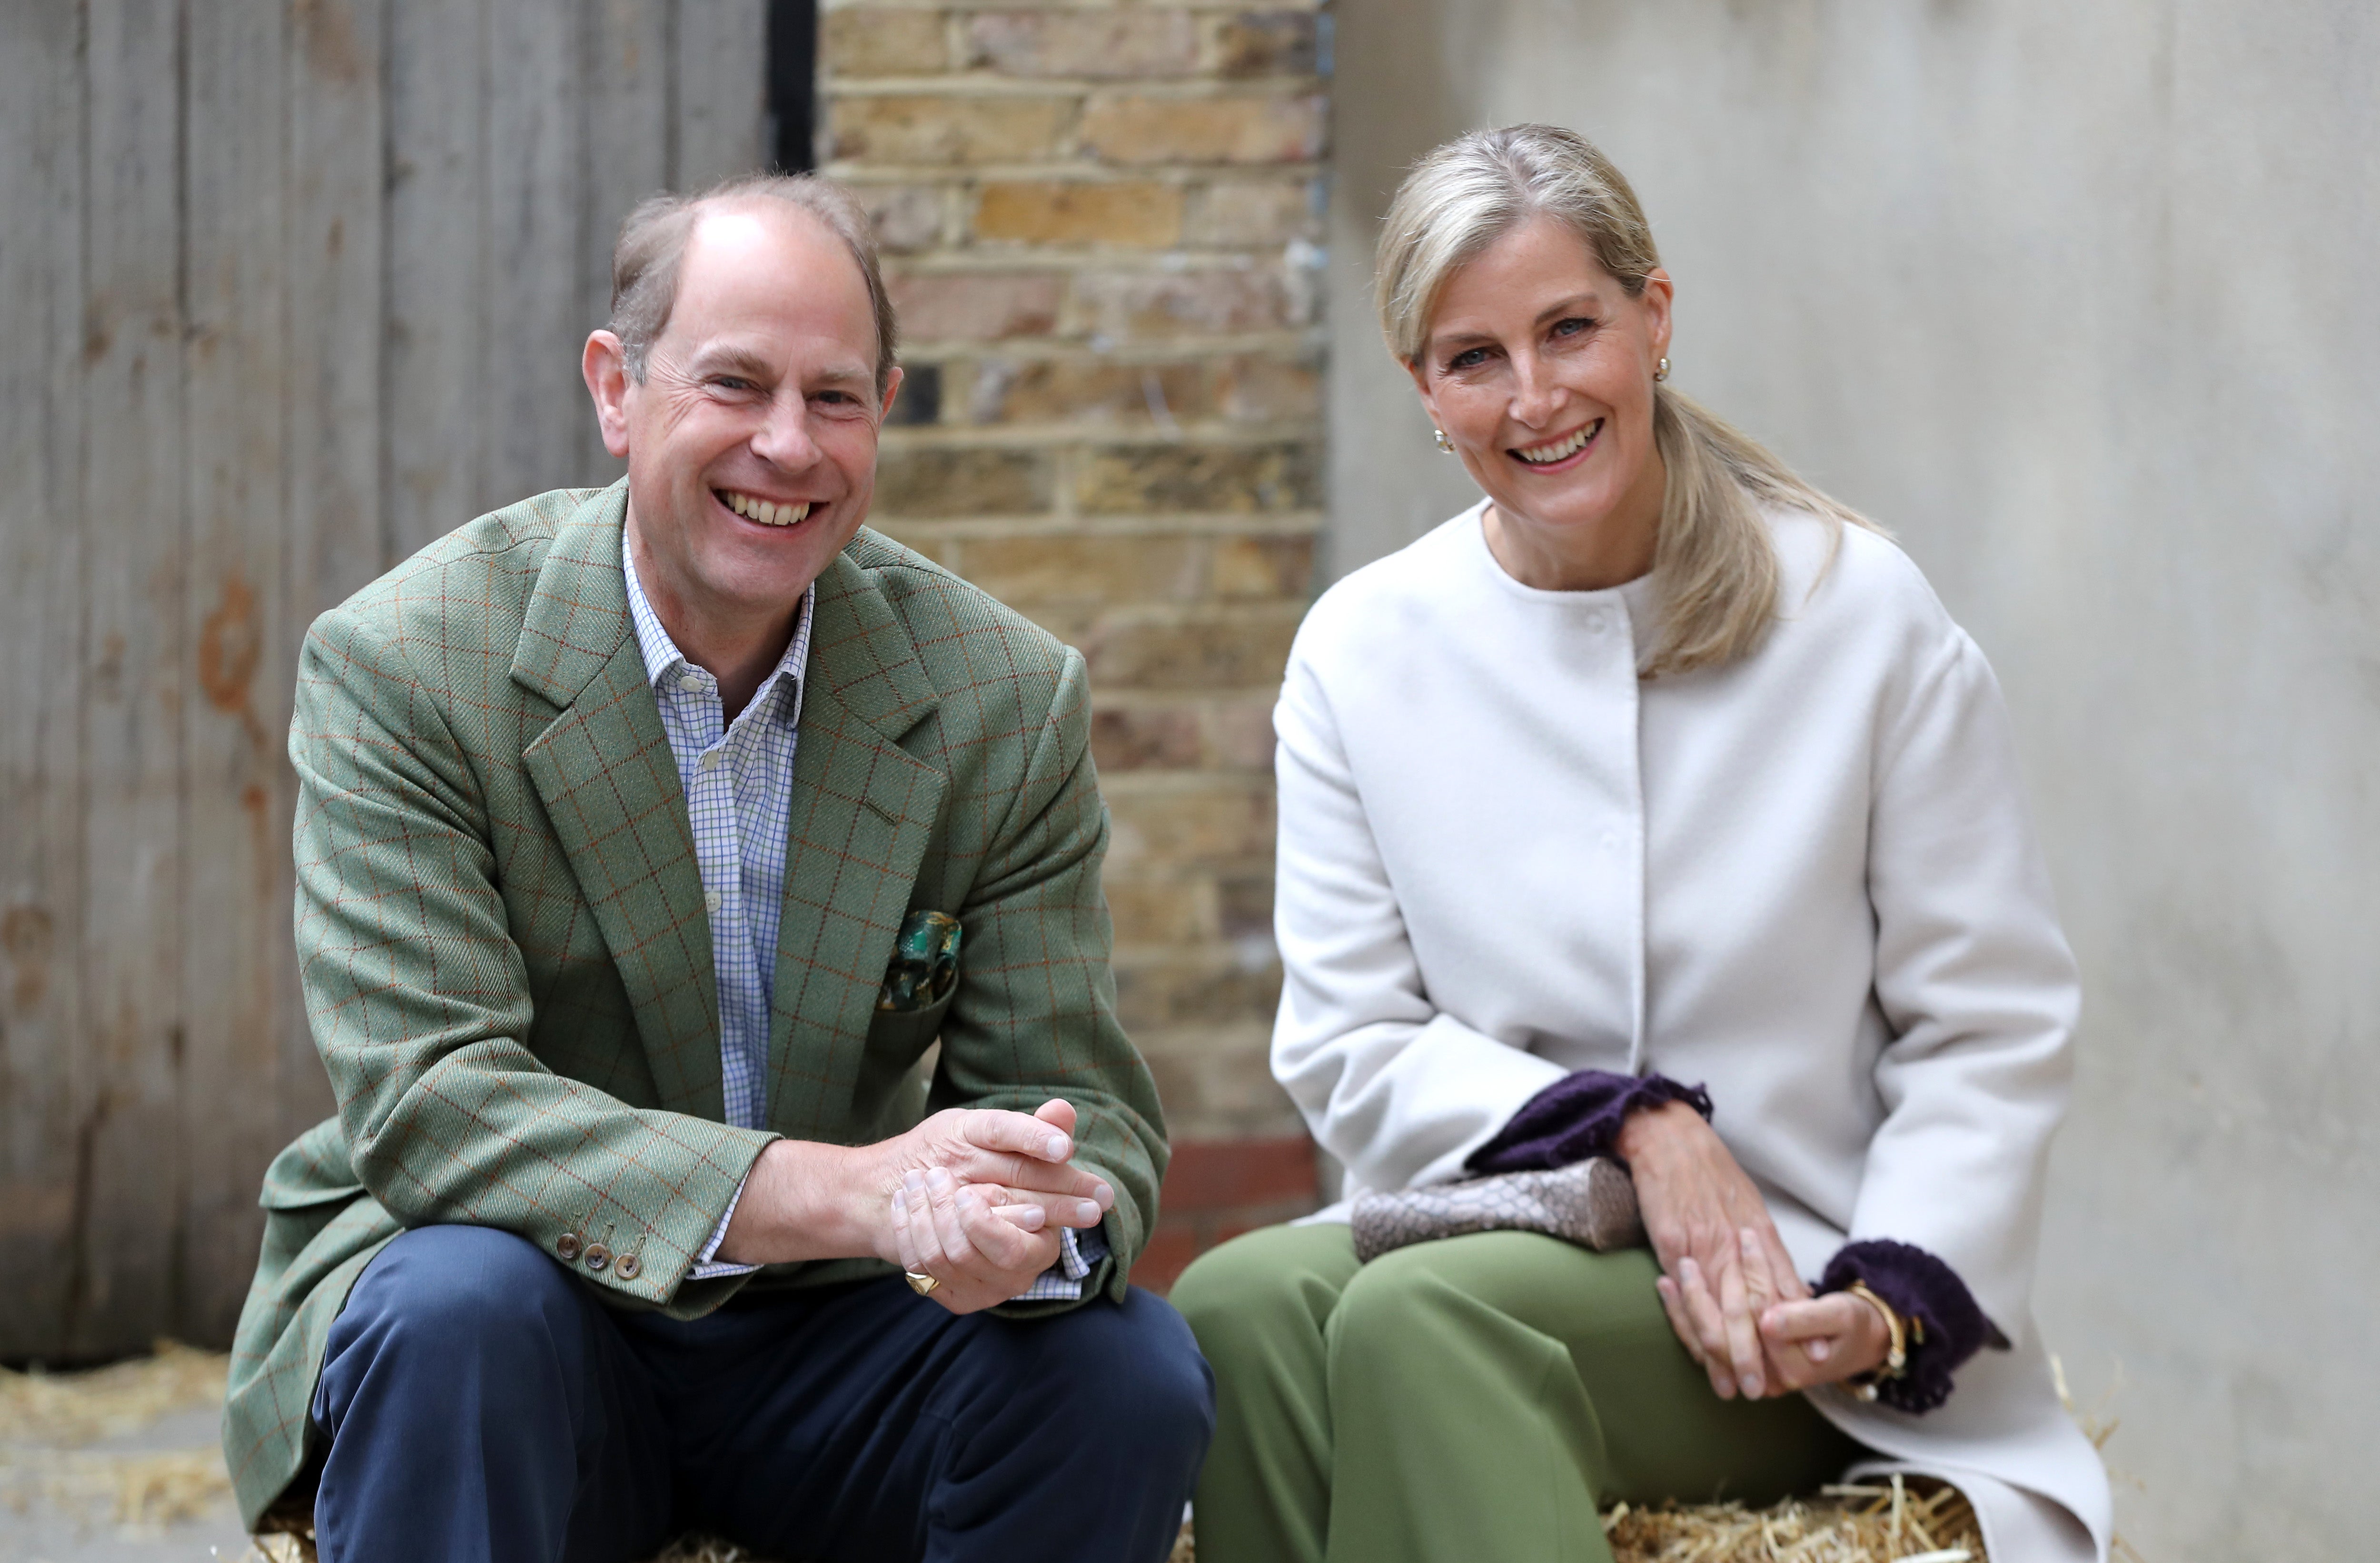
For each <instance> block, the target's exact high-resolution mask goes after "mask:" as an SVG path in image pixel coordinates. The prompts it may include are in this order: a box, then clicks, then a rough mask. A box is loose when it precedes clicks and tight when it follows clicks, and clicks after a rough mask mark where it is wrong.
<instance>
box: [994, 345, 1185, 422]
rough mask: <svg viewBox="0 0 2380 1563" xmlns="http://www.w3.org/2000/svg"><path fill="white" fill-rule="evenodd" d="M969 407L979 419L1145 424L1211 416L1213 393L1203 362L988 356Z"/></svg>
mask: <svg viewBox="0 0 2380 1563" xmlns="http://www.w3.org/2000/svg"><path fill="white" fill-rule="evenodd" d="M953 394H954V395H955V393H953ZM965 406H966V415H967V417H968V418H970V419H971V420H973V421H976V422H977V423H1022V422H1045V421H1046V422H1059V421H1066V422H1075V421H1080V422H1096V423H1140V424H1147V423H1149V422H1152V421H1155V420H1156V418H1157V416H1158V413H1159V412H1160V410H1161V411H1162V412H1163V414H1164V416H1166V417H1167V418H1171V419H1175V420H1179V421H1189V420H1192V419H1198V418H1205V417H1208V416H1210V415H1211V414H1212V413H1213V412H1214V410H1215V397H1214V389H1213V384H1212V377H1211V376H1210V375H1209V374H1208V372H1207V369H1206V366H1205V365H1203V364H1196V363H1152V364H1133V363H1116V362H1113V361H1111V360H1086V359H1044V360H1038V361H1031V362H1025V363H1018V362H1016V361H1014V360H1007V359H986V360H983V361H981V362H980V363H978V364H977V365H976V366H975V375H974V382H973V385H972V387H971V388H970V389H969V390H968V391H967V392H966V401H965Z"/></svg>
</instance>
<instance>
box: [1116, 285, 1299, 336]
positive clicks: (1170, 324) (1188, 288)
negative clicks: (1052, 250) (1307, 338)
mask: <svg viewBox="0 0 2380 1563" xmlns="http://www.w3.org/2000/svg"><path fill="white" fill-rule="evenodd" d="M1075 312H1076V313H1077V314H1078V315H1079V316H1080V317H1081V318H1082V320H1083V321H1084V322H1085V323H1086V324H1087V325H1088V326H1089V328H1090V329H1091V330H1093V331H1095V332H1098V333H1099V334H1100V335H1103V336H1111V337H1114V338H1117V339H1118V340H1139V341H1147V340H1149V339H1151V338H1157V339H1163V338H1166V337H1172V336H1183V335H1184V334H1186V333H1194V332H1195V333H1212V332H1226V331H1228V332H1243V331H1280V330H1282V329H1284V328H1287V327H1291V326H1295V325H1299V324H1304V323H1303V320H1302V318H1301V317H1300V315H1299V313H1298V308H1297V300H1296V299H1293V297H1292V296H1291V294H1290V291H1289V288H1288V287H1287V286H1286V285H1285V284H1284V283H1283V281H1282V279H1281V272H1280V271H1278V270H1276V269H1272V268H1267V269H1264V270H1261V271H1223V270H1214V271H1198V272H1153V273H1151V272H1125V273H1099V272H1091V273H1086V274H1084V275H1080V276H1078V277H1076V278H1075Z"/></svg>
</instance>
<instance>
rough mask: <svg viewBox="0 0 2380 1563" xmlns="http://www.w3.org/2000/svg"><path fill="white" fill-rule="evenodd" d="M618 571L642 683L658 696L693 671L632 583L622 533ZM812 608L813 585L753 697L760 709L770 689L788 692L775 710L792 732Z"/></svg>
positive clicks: (632, 560)
mask: <svg viewBox="0 0 2380 1563" xmlns="http://www.w3.org/2000/svg"><path fill="white" fill-rule="evenodd" d="M620 569H621V573H623V574H624V575H625V576H626V577H627V579H628V618H629V621H630V622H631V623H633V624H634V625H635V626H636V627H637V651H638V652H639V653H642V654H643V656H644V659H645V680H646V682H648V683H650V684H651V685H652V686H653V687H654V688H655V689H656V690H658V689H661V688H662V687H663V684H664V681H665V680H667V681H670V682H672V683H674V681H675V678H676V677H677V674H678V670H679V669H681V668H690V667H692V666H693V664H692V663H690V662H688V661H687V660H686V653H684V652H682V651H679V650H678V649H677V642H676V641H673V640H671V639H670V633H669V631H668V630H667V629H663V628H662V616H661V615H659V614H657V613H655V612H654V611H653V604H651V602H650V600H648V599H647V598H646V596H645V584H644V582H643V581H641V580H637V559H636V556H635V555H634V554H632V553H630V552H629V550H628V532H627V529H626V528H625V527H623V528H621V529H620ZM817 604H818V582H817V581H815V580H813V581H811V582H810V583H809V585H808V586H807V587H805V588H803V591H802V606H801V613H800V616H799V617H797V618H795V621H794V638H793V640H792V641H789V642H787V643H786V646H785V654H784V655H783V657H781V658H779V659H778V662H777V666H776V669H775V671H773V672H771V674H770V675H769V677H768V678H764V679H762V680H761V682H760V688H759V690H758V691H757V692H755V693H754V695H753V697H752V703H753V704H754V705H761V704H764V703H765V702H767V701H768V699H769V696H770V691H771V689H772V688H773V687H774V686H775V685H777V684H779V683H780V682H782V683H784V684H786V685H788V686H790V687H791V690H792V693H791V694H790V696H789V697H788V698H786V699H785V700H784V701H783V702H782V704H781V707H780V709H781V710H782V711H783V714H784V718H785V720H786V722H788V723H789V724H792V725H795V726H798V725H799V724H800V722H801V718H802V683H803V680H804V678H806V677H807V674H808V671H809V660H810V622H811V620H812V619H813V618H815V617H817V616H816V615H815V614H813V613H812V612H811V611H810V610H811V609H812V608H813V607H815V606H816V605H817ZM704 677H706V678H708V677H709V675H708V674H705V675H704Z"/></svg>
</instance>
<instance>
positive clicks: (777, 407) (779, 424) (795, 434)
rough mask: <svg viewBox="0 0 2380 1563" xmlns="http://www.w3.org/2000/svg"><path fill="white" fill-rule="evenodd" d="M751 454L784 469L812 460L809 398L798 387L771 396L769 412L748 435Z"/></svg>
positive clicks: (814, 454)
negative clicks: (797, 389) (749, 436)
mask: <svg viewBox="0 0 2380 1563" xmlns="http://www.w3.org/2000/svg"><path fill="white" fill-rule="evenodd" d="M752 454H753V455H755V456H757V457H759V458H761V459H762V460H763V461H767V462H769V463H770V464H771V465H772V466H777V467H783V468H784V469H785V470H788V471H799V470H802V469H804V468H806V467H808V466H810V465H811V464H812V463H814V462H816V461H817V460H818V458H819V447H818V442H817V441H816V440H814V439H812V438H810V401H809V398H808V397H806V396H803V395H802V394H801V393H800V392H798V391H786V392H782V393H780V394H779V395H777V396H775V397H771V398H770V401H769V414H768V416H767V418H765V419H764V420H762V421H761V424H760V427H759V429H758V430H757V431H755V432H754V433H753V435H752Z"/></svg>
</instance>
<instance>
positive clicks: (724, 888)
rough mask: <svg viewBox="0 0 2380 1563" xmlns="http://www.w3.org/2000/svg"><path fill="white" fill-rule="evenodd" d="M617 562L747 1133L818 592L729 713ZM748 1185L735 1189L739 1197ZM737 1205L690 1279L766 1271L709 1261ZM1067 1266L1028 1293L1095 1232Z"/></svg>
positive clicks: (732, 1107)
mask: <svg viewBox="0 0 2380 1563" xmlns="http://www.w3.org/2000/svg"><path fill="white" fill-rule="evenodd" d="M620 568H621V569H622V570H623V571H624V572H625V574H626V576H627V580H628V616H629V617H630V618H631V619H632V620H633V621H634V622H635V624H636V627H637V650H638V651H639V652H641V653H643V654H644V659H645V677H646V678H649V679H650V680H651V681H652V686H653V699H654V701H655V702H657V703H658V704H659V705H660V706H661V713H662V731H663V732H665V733H667V734H668V735H669V745H670V753H671V754H672V756H674V758H675V759H676V761H677V775H678V780H679V781H680V782H681V783H682V784H684V786H685V788H686V817H687V820H688V822H689V823H690V824H692V825H693V827H694V857H695V861H696V863H697V864H698V866H699V867H700V870H701V873H702V902H703V906H704V909H705V910H707V911H708V912H709V913H710V959H711V964H712V966H713V967H714V968H716V969H717V971H718V973H719V1072H720V1080H721V1083H722V1086H723V1087H724V1090H725V1094H726V1098H727V1121H728V1122H729V1123H732V1124H734V1125H735V1127H736V1128H738V1129H760V1128H763V1127H765V1126H766V1125H767V1123H768V1063H769V1012H770V1007H771V1004H773V1003H774V1001H775V997H776V967H777V920H778V916H779V914H780V912H781V910H782V909H783V902H784V891H785V829H786V824H787V822H788V821H789V819H790V818H791V816H792V813H793V798H794V755H795V751H797V750H798V749H799V747H800V744H801V722H802V680H803V678H804V677H805V675H806V673H807V669H808V666H809V656H810V622H811V618H812V609H813V608H815V607H816V605H817V603H818V588H817V587H816V586H812V587H811V588H810V589H809V590H808V591H807V592H804V593H803V594H802V611H801V617H800V619H799V621H798V622H797V623H796V624H795V627H794V638H793V641H792V642H791V643H790V644H788V645H787V646H786V647H785V654H784V657H783V660H782V661H780V662H779V663H778V664H777V666H776V669H775V671H773V672H771V674H770V675H769V677H768V678H766V679H764V680H762V682H761V684H760V688H759V690H758V691H757V692H756V693H755V694H754V695H753V696H752V700H751V703H750V704H748V705H747V706H745V708H744V709H743V710H742V711H741V712H739V713H738V714H736V717H735V722H734V723H733V724H729V723H727V722H726V721H725V720H724V715H725V711H726V708H725V706H724V705H723V704H722V702H721V701H720V698H719V680H718V679H716V678H712V677H711V676H710V673H708V672H707V671H705V670H704V669H702V668H699V667H697V666H696V665H694V664H692V663H690V662H688V661H687V660H686V653H683V652H681V651H679V650H678V649H677V643H676V642H675V641H672V640H671V639H670V637H669V631H668V630H666V629H662V621H661V616H660V615H658V614H656V613H654V612H653V605H652V604H651V603H650V602H649V601H647V600H646V597H645V588H644V583H643V582H642V581H640V580H637V563H636V560H635V559H634V558H633V557H632V556H630V555H629V552H628V543H627V538H626V536H625V533H624V534H623V535H622V537H621V539H620ZM743 1197H744V1191H743V1190H741V1189H740V1188H739V1189H738V1190H736V1191H735V1199H736V1200H741V1199H742V1198H743ZM734 1217H735V1201H733V1200H732V1201H730V1202H729V1203H728V1206H727V1214H726V1215H722V1216H721V1217H720V1218H719V1226H718V1227H717V1229H716V1230H714V1231H713V1232H712V1233H711V1234H710V1241H709V1242H708V1243H705V1244H704V1245H703V1249H702V1252H701V1253H699V1254H698V1255H697V1256H696V1259H695V1265H694V1268H693V1269H692V1270H691V1271H689V1272H688V1273H687V1275H688V1278H689V1279H693V1280H704V1279H708V1278H710V1277H711V1276H740V1275H743V1274H745V1273H746V1272H747V1271H749V1270H754V1269H757V1268H759V1266H757V1265H752V1264H728V1263H726V1262H724V1261H722V1260H717V1259H714V1258H712V1255H713V1254H716V1253H717V1252H719V1245H720V1243H721V1242H722V1240H724V1239H725V1238H726V1236H727V1223H728V1222H729V1221H730V1220H732V1219H734ZM1059 1243H1060V1247H1059V1255H1058V1263H1057V1264H1053V1265H1051V1266H1050V1268H1049V1269H1048V1270H1046V1271H1044V1272H1042V1274H1041V1275H1040V1276H1037V1277H1036V1278H1035V1279H1034V1282H1033V1284H1032V1286H1030V1287H1028V1288H1026V1290H1025V1291H1024V1292H1022V1293H1020V1294H1019V1295H1020V1297H1022V1298H1024V1299H1026V1300H1041V1299H1053V1300H1064V1301H1072V1300H1075V1299H1077V1298H1079V1297H1081V1296H1082V1295H1083V1285H1082V1283H1083V1279H1084V1277H1085V1276H1088V1275H1089V1274H1090V1273H1091V1266H1092V1265H1093V1264H1096V1263H1097V1262H1098V1261H1099V1259H1101V1258H1104V1257H1105V1256H1106V1252H1107V1243H1106V1239H1105V1237H1104V1235H1103V1234H1102V1233H1100V1232H1099V1231H1098V1230H1097V1229H1095V1230H1094V1231H1093V1232H1092V1233H1090V1234H1088V1235H1087V1237H1086V1238H1084V1239H1080V1240H1078V1239H1077V1238H1076V1235H1075V1232H1074V1231H1072V1230H1071V1229H1069V1230H1067V1231H1065V1232H1063V1233H1062V1235H1061V1237H1060V1239H1059Z"/></svg>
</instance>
